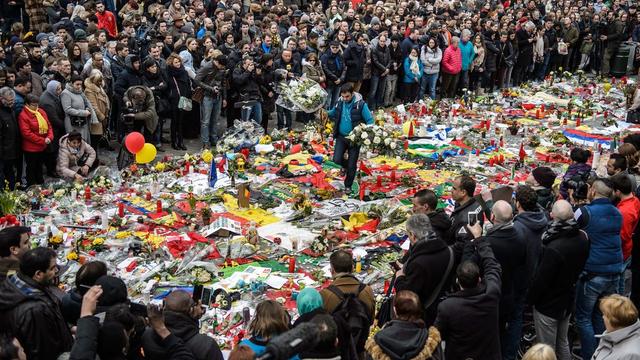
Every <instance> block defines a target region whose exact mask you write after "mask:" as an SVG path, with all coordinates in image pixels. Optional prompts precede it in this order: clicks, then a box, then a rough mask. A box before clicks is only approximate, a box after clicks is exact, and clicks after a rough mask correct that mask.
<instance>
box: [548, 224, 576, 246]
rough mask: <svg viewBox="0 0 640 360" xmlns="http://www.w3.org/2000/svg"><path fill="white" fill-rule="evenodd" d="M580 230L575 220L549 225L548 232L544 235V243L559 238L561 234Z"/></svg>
mask: <svg viewBox="0 0 640 360" xmlns="http://www.w3.org/2000/svg"><path fill="white" fill-rule="evenodd" d="M577 228H578V222H576V220H575V219H569V220H564V221H554V222H552V223H551V225H549V228H548V229H547V231H545V232H544V234H542V243H543V244H544V243H546V242H547V241H548V240H550V239H552V238H555V237H557V236H558V235H559V234H563V233H567V232H571V231H575V230H576V229H577Z"/></svg>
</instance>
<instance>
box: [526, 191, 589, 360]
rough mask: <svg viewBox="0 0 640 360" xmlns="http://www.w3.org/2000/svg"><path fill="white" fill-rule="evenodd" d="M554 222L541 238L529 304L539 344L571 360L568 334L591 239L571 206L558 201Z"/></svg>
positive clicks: (561, 357)
mask: <svg viewBox="0 0 640 360" xmlns="http://www.w3.org/2000/svg"><path fill="white" fill-rule="evenodd" d="M551 216H552V217H553V222H552V223H551V224H550V226H549V229H548V230H547V231H546V232H545V233H544V234H543V235H542V242H543V248H542V254H541V257H540V263H539V265H538V268H537V270H536V273H535V275H534V277H533V280H532V282H531V286H530V287H529V293H528V303H529V304H531V305H533V319H534V322H535V326H536V336H537V339H538V341H540V342H542V343H545V344H548V345H550V346H551V347H552V348H554V349H555V351H556V354H557V355H558V358H560V359H569V358H571V354H570V347H569V342H568V340H567V330H568V328H569V319H570V318H571V311H572V309H573V304H574V302H575V296H576V292H575V286H576V282H577V281H578V277H579V276H580V273H581V272H582V269H583V268H584V265H585V263H586V262H587V258H588V257H589V238H588V237H587V234H586V233H585V232H584V231H582V230H580V228H579V227H578V223H577V222H576V221H575V220H574V218H573V209H572V208H571V204H569V203H568V202H567V201H565V200H559V201H556V203H555V204H553V208H552V210H551Z"/></svg>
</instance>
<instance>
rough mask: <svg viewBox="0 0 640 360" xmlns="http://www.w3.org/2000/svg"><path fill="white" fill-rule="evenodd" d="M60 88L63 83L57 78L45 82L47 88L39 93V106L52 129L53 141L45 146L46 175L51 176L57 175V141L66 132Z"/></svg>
mask: <svg viewBox="0 0 640 360" xmlns="http://www.w3.org/2000/svg"><path fill="white" fill-rule="evenodd" d="M62 90H64V85H62V84H60V82H58V81H57V80H52V81H50V82H49V83H48V84H47V88H46V89H45V91H44V92H43V93H42V95H40V108H41V109H42V110H44V112H45V113H47V118H48V119H49V122H50V123H51V127H52V129H53V141H52V142H51V144H49V146H47V150H45V153H46V158H45V165H46V167H47V175H49V176H51V177H54V176H55V177H57V174H56V165H57V161H58V148H59V147H60V144H59V141H60V138H61V137H62V136H63V135H65V134H66V133H67V132H66V130H65V128H64V117H65V113H64V109H63V108H62V102H60V94H62Z"/></svg>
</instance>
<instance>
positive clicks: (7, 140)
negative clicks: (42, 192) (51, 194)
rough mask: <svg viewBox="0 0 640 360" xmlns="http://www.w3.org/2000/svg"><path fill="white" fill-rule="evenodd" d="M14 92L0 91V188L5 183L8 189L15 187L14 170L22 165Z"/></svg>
mask: <svg viewBox="0 0 640 360" xmlns="http://www.w3.org/2000/svg"><path fill="white" fill-rule="evenodd" d="M15 99H16V94H15V92H14V91H13V90H12V89H11V88H9V87H3V88H1V89H0V186H1V187H2V188H3V189H4V186H5V181H6V182H8V183H9V184H8V185H9V189H11V190H13V189H14V188H15V185H16V168H17V166H18V161H20V163H22V151H20V149H21V146H22V144H21V142H20V141H21V140H20V139H21V137H20V127H19V126H18V119H17V117H16V115H15V113H14V111H13V105H14V102H15Z"/></svg>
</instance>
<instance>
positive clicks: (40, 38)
mask: <svg viewBox="0 0 640 360" xmlns="http://www.w3.org/2000/svg"><path fill="white" fill-rule="evenodd" d="M45 39H46V40H49V38H48V37H47V34H45V33H40V34H38V35H36V42H37V43H38V44H40V41H42V40H45Z"/></svg>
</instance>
